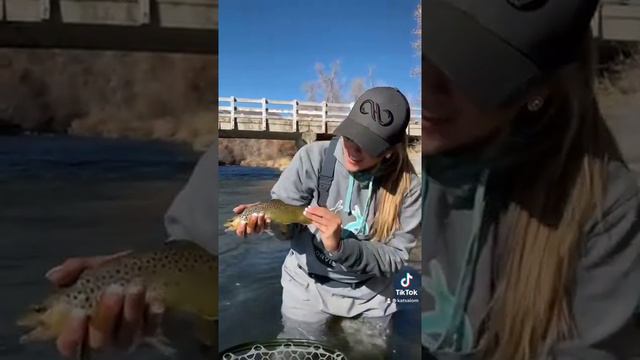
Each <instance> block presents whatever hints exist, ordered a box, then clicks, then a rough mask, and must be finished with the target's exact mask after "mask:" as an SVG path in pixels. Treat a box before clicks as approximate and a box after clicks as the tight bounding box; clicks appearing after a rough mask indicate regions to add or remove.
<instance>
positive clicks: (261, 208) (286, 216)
mask: <svg viewBox="0 0 640 360" xmlns="http://www.w3.org/2000/svg"><path fill="white" fill-rule="evenodd" d="M304 209H305V207H304V206H294V205H289V204H286V203H284V202H283V201H282V200H277V199H274V200H271V201H267V202H263V203H257V204H255V205H251V206H249V207H248V208H246V209H244V211H243V212H242V213H240V214H237V215H236V216H234V217H233V218H231V219H229V220H228V221H227V222H226V223H225V224H224V226H225V228H226V231H235V230H236V229H237V228H238V225H240V224H241V223H242V222H245V223H246V222H249V217H251V215H253V214H264V215H265V217H268V218H270V219H271V221H272V222H274V223H277V224H281V225H289V224H311V221H310V220H309V219H308V218H307V217H306V216H304Z"/></svg>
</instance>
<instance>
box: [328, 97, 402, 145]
mask: <svg viewBox="0 0 640 360" xmlns="http://www.w3.org/2000/svg"><path fill="white" fill-rule="evenodd" d="M410 118H411V109H410V107H409V102H408V101H407V98H406V97H405V96H404V95H403V94H402V93H401V92H400V90H398V89H396V88H392V87H375V88H371V89H369V90H367V91H365V92H364V94H362V95H361V96H360V97H359V98H358V100H357V101H356V102H355V104H354V105H353V108H352V109H351V111H350V112H349V115H347V117H346V119H344V121H342V123H341V124H340V125H339V126H338V127H337V128H336V130H335V131H334V134H335V135H340V136H345V137H347V138H349V139H351V140H352V141H353V142H355V143H356V144H358V146H360V147H361V148H362V150H364V151H365V152H366V153H367V154H369V155H371V156H375V157H378V156H381V155H382V154H383V153H384V152H385V151H386V150H387V149H389V148H390V147H391V146H393V145H396V144H397V143H399V142H400V141H402V139H403V136H404V135H405V133H406V130H407V125H409V119H410Z"/></svg>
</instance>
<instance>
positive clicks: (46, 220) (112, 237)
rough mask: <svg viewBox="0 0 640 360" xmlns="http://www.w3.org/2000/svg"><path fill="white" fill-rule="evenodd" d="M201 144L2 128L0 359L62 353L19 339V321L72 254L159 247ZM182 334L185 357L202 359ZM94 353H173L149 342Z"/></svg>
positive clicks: (107, 355) (107, 356) (140, 356)
mask: <svg viewBox="0 0 640 360" xmlns="http://www.w3.org/2000/svg"><path fill="white" fill-rule="evenodd" d="M197 156H198V155H197V154H195V153H193V152H191V151H190V150H189V149H187V148H184V147H181V146H173V145H166V144H162V143H148V142H144V143H143V142H134V141H123V140H100V139H86V138H74V137H62V136H34V137H28V136H19V137H0V204H2V206H1V207H0V236H1V238H0V294H2V301H1V302H0V359H3V360H5V359H6V360H26V359H30V360H31V359H47V360H49V359H58V358H59V357H58V356H57V353H56V351H55V348H54V345H53V343H43V344H29V345H21V344H19V342H18V339H19V337H20V335H21V331H20V329H18V328H17V327H16V326H15V325H14V322H15V320H16V317H17V316H18V315H19V314H20V313H21V312H22V311H24V310H25V309H26V307H28V306H29V305H30V304H35V303H38V302H39V301H40V300H42V299H43V297H44V296H45V295H46V294H47V293H48V291H49V290H50V289H51V287H50V285H49V283H48V281H47V280H46V279H45V278H44V274H45V272H46V271H47V270H48V269H49V268H50V267H52V266H54V265H56V264H58V263H60V262H61V261H63V260H64V259H65V258H67V257H70V256H87V255H98V254H109V253H114V252H117V251H121V250H125V249H135V250H145V249H151V248H154V247H157V246H158V245H160V244H161V243H162V242H163V240H164V239H165V232H164V227H163V222H162V220H163V219H162V218H163V215H164V211H165V210H166V208H167V207H168V206H169V204H170V202H171V201H172V199H173V197H174V196H175V194H176V193H177V192H178V191H179V190H180V188H181V186H182V185H183V184H184V182H185V181H186V179H187V178H188V176H189V173H190V171H191V169H192V168H193V165H194V164H195V161H196V160H197ZM192 349H195V347H194V346H193V345H191V346H187V345H186V343H183V346H182V349H181V350H182V351H181V352H179V355H178V358H184V359H197V358H198V357H197V355H194V353H193V350H192ZM94 358H95V359H141V360H147V359H158V360H159V359H166V358H165V357H163V356H161V355H159V354H158V352H156V351H155V350H150V349H148V348H142V349H140V350H138V351H135V352H134V353H132V354H128V355H126V354H121V353H105V354H97V356H95V357H94Z"/></svg>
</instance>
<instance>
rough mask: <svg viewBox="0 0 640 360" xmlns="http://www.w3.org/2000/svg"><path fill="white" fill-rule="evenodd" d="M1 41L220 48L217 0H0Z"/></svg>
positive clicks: (74, 45) (117, 47)
mask: <svg viewBox="0 0 640 360" xmlns="http://www.w3.org/2000/svg"><path fill="white" fill-rule="evenodd" d="M0 46H1V47H28V48H78V49H95V50H119V51H163V52H180V53H203V54H217V51H218V0H0Z"/></svg>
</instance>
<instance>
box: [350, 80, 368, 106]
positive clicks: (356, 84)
mask: <svg viewBox="0 0 640 360" xmlns="http://www.w3.org/2000/svg"><path fill="white" fill-rule="evenodd" d="M365 81H366V80H365V78H361V77H359V78H355V79H353V81H351V101H354V102H355V101H356V100H358V97H360V95H362V93H364V91H365V86H364V84H365Z"/></svg>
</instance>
